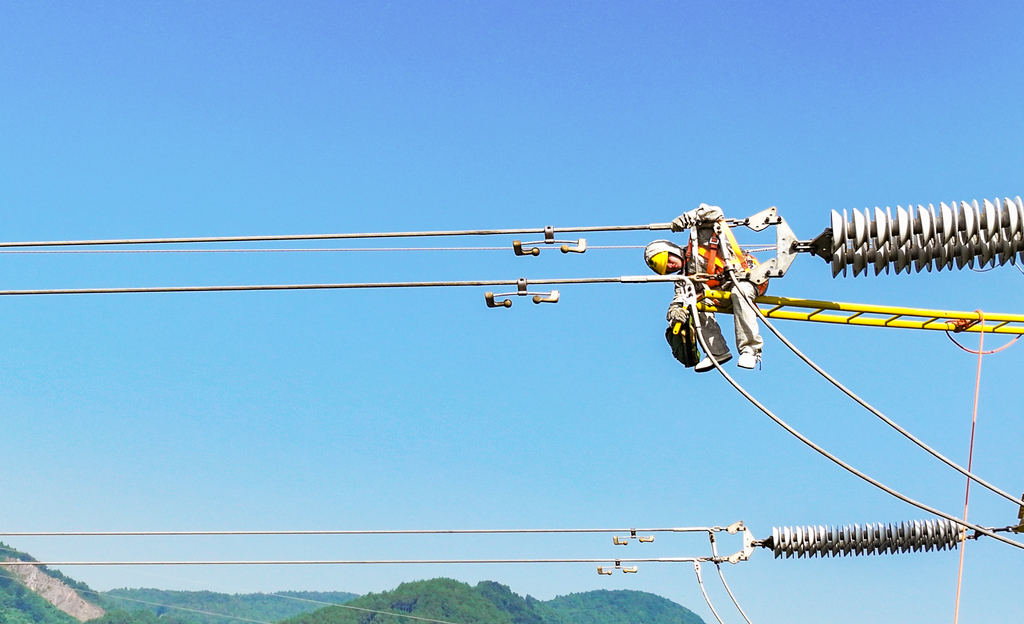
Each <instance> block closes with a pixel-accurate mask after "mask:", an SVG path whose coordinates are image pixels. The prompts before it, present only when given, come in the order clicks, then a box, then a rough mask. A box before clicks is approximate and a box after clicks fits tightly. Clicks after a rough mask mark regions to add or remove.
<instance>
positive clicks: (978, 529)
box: [676, 276, 1024, 550]
mask: <svg viewBox="0 0 1024 624" xmlns="http://www.w3.org/2000/svg"><path fill="white" fill-rule="evenodd" d="M676 279H677V281H679V277H678V276H676ZM687 282H688V283H689V284H690V288H691V289H692V282H689V281H688V280H687ZM687 307H688V308H689V310H690V313H691V314H693V318H694V323H695V325H696V328H697V339H698V341H699V342H700V346H701V348H702V349H704V352H705V353H710V350H709V349H708V346H707V342H706V341H705V339H704V334H703V329H702V327H701V324H700V316H699V314H698V310H697V302H696V296H695V295H694V296H692V297H690V300H689V301H688V305H687ZM755 307H756V306H755ZM711 363H712V364H713V365H714V366H715V368H716V369H717V370H718V372H719V373H721V375H722V377H724V378H725V380H726V381H728V382H729V384H731V385H732V387H733V388H735V389H736V390H737V391H738V392H739V393H740V394H742V395H743V397H744V398H746V399H747V400H748V401H750V402H751V403H752V404H753V405H754V406H755V407H757V408H758V409H759V410H761V411H762V412H763V413H764V414H765V415H766V416H768V417H769V418H770V419H772V420H773V421H774V422H775V423H776V424H777V425H779V426H780V427H782V428H783V429H785V430H786V431H788V432H789V433H790V435H792V436H793V437H795V438H797V439H798V440H800V441H801V442H803V443H804V444H806V445H807V446H809V447H811V448H812V449H814V450H815V451H817V452H818V453H819V454H820V455H822V456H823V457H825V458H826V459H828V460H830V461H832V462H833V463H835V464H836V465H838V466H839V467H840V468H842V469H844V470H846V471H847V472H849V473H851V474H853V475H854V476H856V477H859V478H860V479H862V480H864V481H866V482H868V483H870V484H871V485H873V486H875V487H876V488H878V489H880V490H882V491H883V492H886V493H887V494H889V495H890V496H893V497H895V498H898V499H900V500H901V501H903V502H905V503H907V504H908V505H912V506H914V507H917V508H918V509H921V510H924V511H927V512H928V513H930V514H935V515H937V516H939V517H942V518H945V519H947V520H949V521H950V522H954V523H956V524H958V525H960V526H963V527H967V528H969V529H973V530H974V531H976V532H977V533H978V534H980V535H985V536H987V537H991V538H993V539H995V540H998V541H1000V542H1003V543H1006V544H1008V545H1010V546H1014V547H1016V548H1020V549H1022V550H1024V544H1022V543H1020V542H1016V541H1014V540H1011V539H1007V538H1005V537H1003V536H1001V535H998V534H996V533H994V532H992V531H991V530H990V529H987V528H985V527H982V526H979V525H976V524H971V523H969V522H967V521H966V520H961V519H960V518H957V517H956V516H951V515H949V514H947V513H945V512H943V511H939V510H938V509H935V508H933V507H929V506H928V505H925V504H924V503H919V502H918V501H916V500H914V499H912V498H910V497H908V496H905V495H903V494H900V493H899V492H897V491H896V490H894V489H892V488H890V487H889V486H887V485H885V484H884V483H882V482H880V481H878V480H876V479H873V478H871V477H869V476H868V475H866V474H865V473H863V472H861V471H860V470H857V469H856V468H854V467H853V466H851V465H850V464H847V463H846V462H844V461H843V460H841V459H839V458H838V457H836V456H835V455H833V454H832V453H829V452H828V451H826V450H825V449H824V448H822V447H820V446H818V445H817V444H815V443H814V442H812V441H811V440H810V439H809V438H807V437H806V436H804V435H803V434H802V433H800V432H799V431H797V430H796V429H794V428H793V427H791V426H790V425H789V424H788V423H786V421H784V420H782V419H781V418H779V417H778V416H776V415H775V414H774V413H773V412H772V411H771V410H769V409H768V408H767V407H765V406H764V405H763V404H761V403H760V402H759V401H758V400H757V399H756V398H754V397H753V395H751V394H750V393H749V392H747V391H746V390H745V389H744V388H743V387H742V386H740V385H739V384H738V383H737V382H736V380H735V379H733V378H732V377H731V376H729V373H727V372H725V369H723V368H722V365H721V364H719V363H718V361H717V360H716V359H715V358H713V357H712V358H711Z"/></svg>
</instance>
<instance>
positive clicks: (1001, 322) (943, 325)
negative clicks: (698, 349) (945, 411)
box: [697, 290, 1024, 334]
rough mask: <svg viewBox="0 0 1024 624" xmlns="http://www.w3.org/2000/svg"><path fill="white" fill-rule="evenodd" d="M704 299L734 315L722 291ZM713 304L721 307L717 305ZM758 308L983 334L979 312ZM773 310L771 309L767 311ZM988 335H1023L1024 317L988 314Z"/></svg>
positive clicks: (833, 305)
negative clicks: (966, 324)
mask: <svg viewBox="0 0 1024 624" xmlns="http://www.w3.org/2000/svg"><path fill="white" fill-rule="evenodd" d="M704 295H705V299H704V301H701V302H699V303H698V304H697V307H699V308H700V309H702V310H706V311H708V312H725V313H727V314H732V304H731V303H730V302H729V293H728V292H725V291H720V290H706V291H704ZM710 300H714V301H716V302H718V303H719V304H721V305H715V303H713V302H712V301H710ZM757 303H758V304H760V305H759V306H758V307H760V308H761V312H762V314H764V315H765V316H766V317H768V318H773V319H776V318H777V319H784V320H789V321H813V322H815V323H834V324H839V325H860V326H863V327H898V328H902V329H930V330H934V331H953V330H955V329H956V328H957V324H956V323H957V322H971V321H973V322H975V323H976V324H974V325H971V326H970V327H967V328H966V329H964V330H962V331H965V332H972V333H977V332H980V331H982V325H981V323H979V322H978V321H980V320H981V318H980V315H979V314H978V313H977V312H955V311H951V310H923V309H919V308H902V307H897V306H880V305H868V304H863V303H842V302H839V301H816V300H814V299H796V298H793V297H771V296H763V297H758V298H757ZM764 306H770V307H764ZM984 314H985V325H984V331H985V333H992V334H1024V314H998V313H994V312H985V313H984Z"/></svg>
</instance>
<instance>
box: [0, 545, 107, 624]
mask: <svg viewBox="0 0 1024 624" xmlns="http://www.w3.org/2000/svg"><path fill="white" fill-rule="evenodd" d="M7 558H10V559H17V560H19V561H35V559H33V558H32V557H31V556H29V555H28V554H26V553H23V552H21V551H19V550H15V549H14V548H11V547H10V546H8V545H7V544H4V543H3V542H0V559H7ZM40 570H42V571H43V572H44V573H45V574H46V575H47V576H50V577H52V578H55V579H57V580H59V581H62V582H63V583H65V584H66V585H69V586H71V587H74V588H75V589H86V590H87V589H88V587H86V586H85V585H84V584H82V583H77V582H75V581H73V580H71V579H69V578H67V577H65V576H64V575H63V574H61V573H60V572H58V571H56V570H48V569H46V567H45V566H43V567H40ZM0 624H78V620H76V619H75V618H73V617H71V616H70V615H68V614H66V613H64V612H63V611H61V610H60V609H58V608H57V607H55V606H53V605H52V604H50V603H49V602H47V601H46V600H44V599H43V598H42V597H41V596H40V595H39V594H37V593H36V592H34V591H32V590H30V589H28V588H27V587H25V585H24V584H23V583H22V582H21V581H19V580H17V579H16V578H15V574H14V572H12V571H11V569H10V568H7V569H0Z"/></svg>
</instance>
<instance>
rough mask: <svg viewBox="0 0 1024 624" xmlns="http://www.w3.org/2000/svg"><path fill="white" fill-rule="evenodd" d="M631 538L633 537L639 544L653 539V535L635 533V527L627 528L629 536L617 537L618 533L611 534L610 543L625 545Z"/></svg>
mask: <svg viewBox="0 0 1024 624" xmlns="http://www.w3.org/2000/svg"><path fill="white" fill-rule="evenodd" d="M631 539H635V540H637V541H638V542H640V543H641V544H647V543H649V542H653V541H654V536H653V535H647V536H644V535H637V534H636V529H630V530H629V537H619V536H618V535H613V536H612V543H613V544H615V545H616V546H626V545H627V544H629V540H631Z"/></svg>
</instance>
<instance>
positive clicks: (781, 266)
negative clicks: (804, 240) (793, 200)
mask: <svg viewBox="0 0 1024 624" xmlns="http://www.w3.org/2000/svg"><path fill="white" fill-rule="evenodd" d="M758 214H761V213H758ZM754 216H755V217H756V216H757V215H754ZM751 218H754V217H751ZM765 220H767V217H766V218H765ZM771 221H772V223H771V224H773V225H775V257H774V258H772V259H771V260H768V261H767V262H764V263H762V264H759V265H757V266H756V267H754V268H753V269H751V270H749V271H737V273H739V274H740V275H741V276H742V277H744V278H745V279H748V280H750V281H751V282H753V283H755V284H757V285H761V284H764V283H765V282H767V281H768V278H769V277H782V276H783V275H785V274H786V271H788V270H789V265H791V264H793V260H795V259H796V254H797V253H798V249H797V247H798V241H797V239H796V234H794V233H793V230H792V229H791V228H790V227H789V224H788V223H786V220H785V219H783V218H782V217H779V216H776V217H774V218H772V219H771ZM748 227H749V226H748ZM765 227H767V225H765ZM751 229H753V228H751ZM761 229H764V228H763V227H762V228H761Z"/></svg>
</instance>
